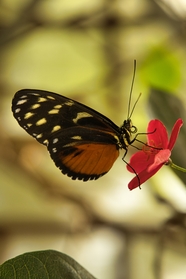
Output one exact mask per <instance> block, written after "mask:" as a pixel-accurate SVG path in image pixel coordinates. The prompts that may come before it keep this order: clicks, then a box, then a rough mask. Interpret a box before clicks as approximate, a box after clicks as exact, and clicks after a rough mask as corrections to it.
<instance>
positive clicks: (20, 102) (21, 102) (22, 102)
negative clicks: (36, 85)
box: [17, 100, 27, 106]
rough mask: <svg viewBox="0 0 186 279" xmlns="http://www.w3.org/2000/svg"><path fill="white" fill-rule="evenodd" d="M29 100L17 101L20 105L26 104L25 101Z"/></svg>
mask: <svg viewBox="0 0 186 279" xmlns="http://www.w3.org/2000/svg"><path fill="white" fill-rule="evenodd" d="M26 102H27V100H19V101H18V102H17V106H18V105H22V104H24V103H26Z"/></svg>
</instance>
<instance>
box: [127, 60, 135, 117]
mask: <svg viewBox="0 0 186 279" xmlns="http://www.w3.org/2000/svg"><path fill="white" fill-rule="evenodd" d="M135 75H136V60H134V72H133V77H132V84H131V89H130V94H129V104H128V112H127V119H129V118H130V117H131V115H132V113H130V106H131V98H132V91H133V86H134V79H135ZM133 111H134V108H133V109H132V112H133Z"/></svg>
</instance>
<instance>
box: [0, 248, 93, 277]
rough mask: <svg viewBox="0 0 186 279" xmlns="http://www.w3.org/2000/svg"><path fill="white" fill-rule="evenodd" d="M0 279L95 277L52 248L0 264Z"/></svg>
mask: <svg viewBox="0 0 186 279" xmlns="http://www.w3.org/2000/svg"><path fill="white" fill-rule="evenodd" d="M0 279H95V277H93V276H92V275H91V274H90V273H89V272H88V271H86V270H85V269H84V268H83V267H82V266H81V265H79V264H78V263H77V262H76V261H75V260H73V259H72V258H70V257H69V256H67V255H65V254H63V253H60V252H58V251H54V250H46V251H37V252H30V253H26V254H22V255H20V256H17V257H15V258H13V259H10V260H8V261H6V262H5V263H3V264H2V265H1V266H0Z"/></svg>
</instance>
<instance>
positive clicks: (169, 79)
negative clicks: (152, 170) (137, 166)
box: [0, 0, 186, 279]
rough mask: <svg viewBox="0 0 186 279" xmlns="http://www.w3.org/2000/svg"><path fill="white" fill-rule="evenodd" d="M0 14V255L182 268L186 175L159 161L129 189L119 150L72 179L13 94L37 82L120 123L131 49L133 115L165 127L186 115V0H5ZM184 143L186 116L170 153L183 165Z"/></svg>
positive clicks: (152, 272)
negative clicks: (94, 174)
mask: <svg viewBox="0 0 186 279" xmlns="http://www.w3.org/2000/svg"><path fill="white" fill-rule="evenodd" d="M175 2H176V3H175ZM0 24H1V33H0V61H1V63H0V68H1V71H0V89H1V90H0V97H1V102H0V129H1V133H0V142H1V144H0V247H1V249H0V263H2V262H3V261H5V260H7V259H9V258H11V257H14V256H17V255H19V254H21V253H24V252H28V251H33V250H41V249H56V250H58V251H61V252H63V253H66V254H68V255H69V256H71V257H73V258H74V259H75V260H76V261H77V262H79V263H80V264H81V265H82V266H84V267H85V268H86V269H87V270H88V271H89V272H90V273H92V274H93V275H94V276H95V277H97V278H99V279H125V278H126V279H135V278H143V279H146V278H148V279H151V278H152V279H153V278H158V279H164V278H165V279H166V278H179V279H182V278H184V279H185V278H186V226H185V224H186V218H185V214H186V190H185V183H186V175H185V174H183V173H178V172H176V173H174V172H173V171H172V170H171V169H170V168H168V167H163V168H162V169H161V171H160V172H159V173H158V174H156V175H155V176H154V177H153V178H151V179H150V180H149V181H148V182H146V183H145V184H144V185H142V189H141V190H139V189H136V190H134V191H131V192H130V191H129V190H128V187H127V185H128V182H129V181H130V179H131V178H132V176H131V174H129V173H128V172H127V171H126V166H125V164H124V163H123V161H122V159H121V158H119V159H118V160H117V161H116V163H115V164H114V166H113V168H112V169H111V170H110V172H109V173H108V174H107V175H106V176H104V177H102V178H100V179H99V180H97V181H92V182H86V183H85V182H81V181H72V180H71V179H69V178H68V177H66V176H64V175H62V174H61V173H60V171H59V170H58V169H57V168H56V167H55V166H54V164H53V162H52V160H51V159H50V157H49V154H48V153H47V150H46V148H45V147H44V146H42V145H40V144H39V143H38V142H36V141H35V140H34V139H33V138H32V137H30V136H29V135H28V134H27V133H26V132H25V131H24V130H23V129H21V128H20V127H19V125H18V124H17V122H16V120H15V119H14V118H13V115H12V113H11V100H12V98H13V95H14V94H15V92H16V91H17V90H19V89H22V88H37V89H45V90H49V91H53V92H56V93H59V94H62V95H65V96H67V97H70V98H73V99H75V100H77V101H79V102H82V103H84V104H86V105H88V106H90V107H92V108H94V109H95V110H98V111H99V112H101V113H103V114H104V115H106V116H107V117H109V118H110V119H111V120H112V121H113V122H115V123H116V124H117V125H118V126H120V125H121V124H122V123H123V120H124V119H126V117H127V108H128V99H129V92H130V88H131V82H132V75H133V64H134V62H133V61H134V59H136V60H137V71H136V77H135V83H134V89H133V95H132V103H134V102H135V100H136V99H137V97H138V95H139V93H142V96H141V98H140V100H139V102H138V104H137V107H136V108H135V111H134V114H133V116H132V120H133V123H134V125H135V126H137V128H138V131H139V132H145V131H146V127H147V124H148V122H149V120H150V119H154V118H158V119H160V120H161V121H163V122H164V123H165V124H166V126H167V127H168V129H169V132H170V131H171V129H172V127H173V125H174V123H175V121H176V120H177V119H178V118H180V117H181V118H182V119H183V121H185V120H186V117H185V107H186V93H185V91H186V74H185V73H186V1H185V0H182V1H181V0H180V1H171V0H169V1H165V0H156V1H155V0H154V1H153V0H152V1H148V0H141V1H137V0H118V1H109V0H107V1H106V0H105V1H100V0H99V1H98V0H94V1H88V0H70V1H69V0H68V1H67V0H61V1H60V0H37V1H35V0H25V1H21V0H14V1H8V0H2V1H1V2H0ZM143 140H145V138H143ZM185 143H186V128H185V126H183V128H182V129H181V133H180V135H179V139H178V141H177V143H176V147H175V149H174V152H173V155H172V159H173V161H174V163H175V164H178V165H180V166H182V167H186V147H185V146H186V145H185ZM134 151H135V149H133V148H132V147H131V148H130V152H129V153H128V156H127V157H126V160H128V159H129V157H130V154H132V152H134ZM122 155H123V152H121V156H122Z"/></svg>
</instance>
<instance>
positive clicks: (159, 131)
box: [147, 119, 168, 149]
mask: <svg viewBox="0 0 186 279" xmlns="http://www.w3.org/2000/svg"><path fill="white" fill-rule="evenodd" d="M147 133H148V135H147V138H148V145H150V146H155V147H158V148H163V149H165V148H167V146H168V134H167V130H166V128H165V126H164V125H163V123H162V122H161V121H160V120H158V119H155V120H151V121H150V122H149V125H148V128H147ZM149 133H150V134H149Z"/></svg>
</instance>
